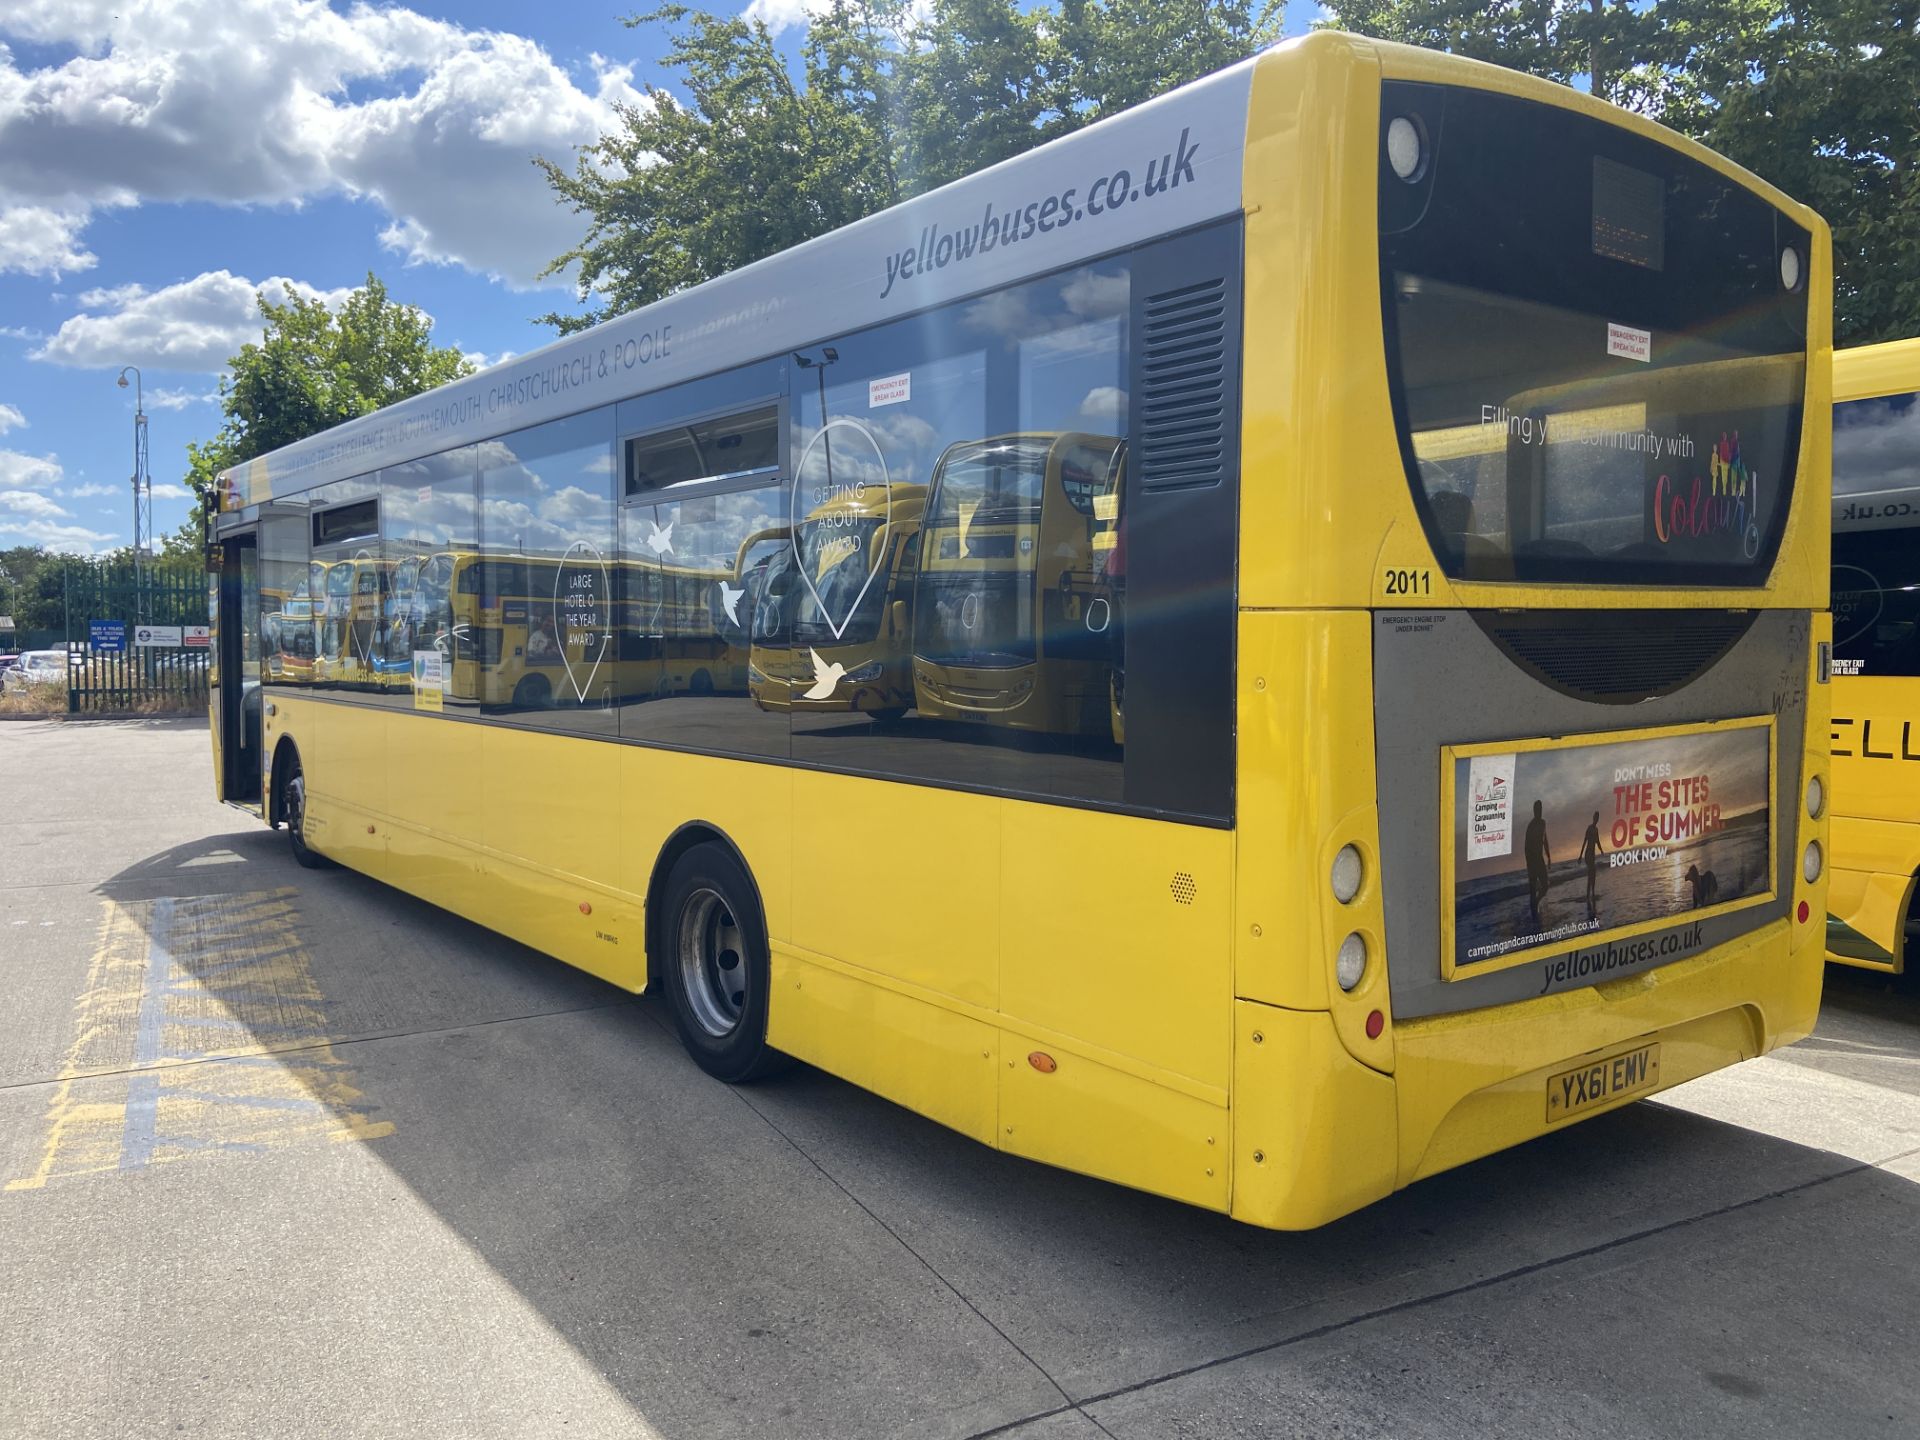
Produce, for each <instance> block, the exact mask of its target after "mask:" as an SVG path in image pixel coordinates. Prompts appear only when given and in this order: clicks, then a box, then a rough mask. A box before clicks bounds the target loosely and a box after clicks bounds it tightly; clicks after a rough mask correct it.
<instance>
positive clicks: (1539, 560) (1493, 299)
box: [1380, 83, 1810, 585]
mask: <svg viewBox="0 0 1920 1440" xmlns="http://www.w3.org/2000/svg"><path fill="white" fill-rule="evenodd" d="M1382 103H1383V110H1382V115H1381V134H1382V142H1381V156H1380V227H1381V238H1380V254H1381V289H1382V302H1383V306H1384V312H1385V313H1384V318H1385V331H1386V337H1387V345H1388V361H1389V369H1390V372H1391V378H1392V388H1393V400H1394V418H1395V423H1396V425H1397V427H1398V429H1399V435H1400V444H1401V450H1402V454H1403V457H1404V459H1405V462H1406V465H1407V469H1408V474H1409V477H1410V479H1411V481H1412V483H1413V487H1414V493H1415V496H1416V499H1417V500H1418V501H1419V504H1420V509H1421V515H1422V521H1423V523H1424V524H1425V526H1426V529H1427V533H1428V538H1429V539H1430V540H1431V541H1432V543H1433V547H1434V551H1435V553H1436V555H1437V556H1438V557H1439V559H1440V561H1441V564H1442V566H1443V567H1444V568H1445V569H1446V571H1447V573H1448V574H1450V575H1452V576H1454V577H1456V578H1462V579H1471V580H1518V581H1546V580H1550V581H1555V582H1561V583H1605V584H1616V585H1618V584H1660V585H1759V584H1762V583H1764V582H1765V580H1766V578H1767V575H1768V572H1769V570H1770V569H1771V567H1772V562H1773V556H1774V553H1775V551H1776V549H1777V548H1778V545H1779V541H1780V535H1781V531H1782V529H1783V527H1784V526H1785V523H1786V517H1787V511H1788V506H1789V501H1790V499H1791V497H1792V490H1793V478H1794V477H1793V469H1794V462H1795V458H1796V455H1797V453H1798V450H1799V443H1800V420H1801V413H1802V407H1803V403H1804V399H1805V385H1806V365H1805V352H1806V340H1805V335H1806V305H1807V301H1806V283H1805V277H1806V268H1807V257H1808V254H1809V251H1810V237H1809V236H1808V234H1807V232H1806V231H1805V230H1804V229H1802V228H1801V227H1799V226H1798V225H1797V224H1795V223H1794V222H1793V221H1792V220H1791V219H1790V218H1788V217H1787V216H1786V215H1784V214H1782V213H1781V212H1779V211H1778V210H1776V209H1774V208H1773V207H1772V206H1771V205H1769V204H1767V203H1766V202H1765V201H1763V200H1761V199H1760V198H1759V197H1758V196H1756V195H1754V194H1752V193H1751V192H1749V191H1747V190H1745V189H1743V188H1741V187H1740V186H1738V185H1735V184H1734V183H1733V182H1731V181H1730V180H1727V179H1726V178H1724V177H1723V176H1721V175H1720V174H1719V173H1718V172H1716V171H1714V170H1712V169H1710V168H1708V167H1707V166H1705V165H1703V164H1701V163H1699V162H1698V161H1695V160H1692V159H1689V158H1687V157H1686V156H1684V155H1682V154H1680V153H1678V152H1676V151H1673V150H1669V149H1667V148H1666V147H1665V146H1662V145H1660V144H1657V143H1655V142H1654V141H1652V140H1649V139H1646V138H1644V137H1642V136H1638V135H1635V134H1632V133H1631V132H1628V131H1624V130H1620V129H1617V128H1615V127H1613V126H1610V125H1606V124H1603V123H1601V122H1599V121H1596V120H1592V119H1589V118H1587V117H1584V116H1581V115H1579V114H1576V113H1574V112H1571V111H1565V110H1561V109H1559V108H1557V107H1554V106H1547V105H1541V104H1538V103H1536V102H1532V101H1526V100H1519V99H1514V98H1512V97H1509V96H1502V95H1494V94H1489V93H1485V92H1481V91H1474V90H1463V89H1453V88H1446V87H1437V86H1429V85H1412V84H1403V83H1389V84H1387V85H1386V86H1384V87H1383V101H1382ZM1409 127H1411V128H1409ZM1390 136H1391V137H1394V138H1393V143H1392V144H1389V137H1390Z"/></svg>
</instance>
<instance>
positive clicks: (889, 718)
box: [867, 705, 907, 730]
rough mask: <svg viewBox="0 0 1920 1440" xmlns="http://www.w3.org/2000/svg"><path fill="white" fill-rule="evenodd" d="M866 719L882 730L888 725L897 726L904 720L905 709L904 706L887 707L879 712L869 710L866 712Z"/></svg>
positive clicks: (905, 715)
mask: <svg viewBox="0 0 1920 1440" xmlns="http://www.w3.org/2000/svg"><path fill="white" fill-rule="evenodd" d="M867 718H868V719H869V720H871V721H872V722H873V723H874V724H875V725H876V726H878V727H880V728H881V729H883V730H884V729H885V728H887V727H888V726H889V725H898V724H899V723H900V722H901V721H902V720H904V719H906V718H907V707H906V706H904V705H888V706H885V707H883V708H881V709H879V710H869V711H868V712H867Z"/></svg>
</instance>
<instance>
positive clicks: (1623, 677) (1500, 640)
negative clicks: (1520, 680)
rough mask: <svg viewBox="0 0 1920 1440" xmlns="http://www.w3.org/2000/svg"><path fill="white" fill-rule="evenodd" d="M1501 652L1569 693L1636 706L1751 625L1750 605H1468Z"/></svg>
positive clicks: (1684, 679)
mask: <svg viewBox="0 0 1920 1440" xmlns="http://www.w3.org/2000/svg"><path fill="white" fill-rule="evenodd" d="M1473 618H1474V621H1475V622H1476V623H1477V624H1478V625H1479V626H1480V628H1481V629H1482V630H1483V631H1485V632H1486V634H1487V636H1488V637H1489V638H1490V639H1491V640H1492V641H1493V643H1494V644H1496V645H1498V646H1499V647H1500V649H1501V650H1502V651H1503V652H1504V653H1505V654H1506V656H1507V658H1508V659H1509V660H1511V661H1513V663H1514V664H1516V665H1518V666H1519V667H1520V668H1521V669H1522V670H1525V671H1526V672H1527V673H1528V674H1530V675H1532V676H1533V677H1534V678H1535V679H1537V680H1541V681H1544V682H1545V683H1546V684H1548V685H1551V686H1552V687H1553V688H1554V689H1556V690H1558V691H1560V692H1561V693H1562V694H1566V695H1571V696H1573V697H1574V698H1575V699H1576V700H1591V701H1595V702H1597V703H1598V704H1601V705H1635V704H1638V703H1639V702H1640V701H1642V700H1651V699H1654V698H1655V697H1657V696H1661V695H1671V694H1672V693H1673V692H1674V691H1676V690H1679V689H1681V688H1682V687H1684V686H1686V685H1689V684H1691V683H1692V682H1693V681H1695V680H1697V679H1699V678H1700V677H1701V676H1702V675H1704V674H1706V673H1707V671H1709V670H1711V669H1712V668H1713V667H1714V665H1716V664H1717V663H1718V662H1719V660H1720V658H1721V657H1722V656H1723V655H1725V654H1726V653H1727V652H1728V651H1729V650H1731V649H1732V648H1733V647H1734V645H1735V644H1737V643H1738V642H1739V639H1740V637H1741V636H1742V635H1744V634H1746V633H1747V629H1748V627H1749V626H1751V625H1752V624H1753V619H1754V617H1753V612H1752V611H1746V612H1734V613H1729V612H1726V611H1717V612H1716V611H1704V612H1703V611H1699V610H1618V611H1601V612H1597V613H1595V612H1584V611H1583V612H1581V613H1578V614H1566V613H1564V612H1555V611H1538V612H1533V613H1526V612H1522V613H1511V612H1505V611H1484V610H1481V611H1475V612H1473Z"/></svg>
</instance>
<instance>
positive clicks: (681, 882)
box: [659, 845, 791, 1085]
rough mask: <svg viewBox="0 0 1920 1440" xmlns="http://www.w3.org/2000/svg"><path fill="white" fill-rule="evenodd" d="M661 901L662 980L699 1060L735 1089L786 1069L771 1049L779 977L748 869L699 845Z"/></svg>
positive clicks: (670, 877) (678, 867)
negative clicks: (770, 1017) (771, 1003)
mask: <svg viewBox="0 0 1920 1440" xmlns="http://www.w3.org/2000/svg"><path fill="white" fill-rule="evenodd" d="M661 901H662V903H661V906H660V931H659V937H660V941H661V945H662V963H661V967H660V970H661V975H662V978H663V980H664V981H665V984H666V991H667V1004H668V1007H669V1008H670V1009H671V1010H672V1011H673V1023H674V1028H675V1029H676V1030H678V1031H679V1032H680V1043H681V1044H683V1045H685V1046H686V1047H687V1053H688V1054H689V1055H691V1056H692V1057H693V1059H694V1063H695V1064H697V1065H698V1066H699V1067H700V1068H701V1069H702V1070H705V1071H706V1072H707V1073H708V1074H709V1075H711V1076H713V1077H714V1078H715V1079H717V1080H724V1081H726V1082H727V1083H728V1084H730V1085H739V1084H744V1083H745V1082H747V1081H750V1080H758V1079H760V1078H761V1077H762V1076H765V1075H770V1074H773V1073H774V1072H776V1071H778V1070H782V1069H784V1068H786V1066H787V1065H789V1064H790V1063H791V1061H789V1060H788V1058H787V1057H786V1056H785V1055H782V1054H781V1053H780V1052H779V1051H778V1050H775V1049H774V1048H773V1047H772V1046H771V1045H769V1044H767V1003H768V999H769V994H768V992H769V990H770V988H771V984H772V981H771V973H772V972H771V967H770V964H769V961H768V955H767V937H766V930H765V927H764V925H763V924H762V922H761V919H760V906H759V903H758V901H757V899H756V898H755V895H754V890H753V882H752V880H751V879H750V878H749V877H748V875H747V872H746V868H745V867H744V866H743V865H741V863H740V862H739V861H738V860H737V859H735V858H734V856H733V855H732V853H731V852H729V851H727V850H726V849H724V848H722V847H721V846H719V845H696V846H694V847H693V848H692V849H691V850H689V851H687V853H686V854H684V855H682V856H681V857H680V858H679V859H678V860H677V861H675V862H674V866H673V869H672V870H671V871H669V872H668V874H667V881H666V884H665V886H664V887H663V892H662V896H661Z"/></svg>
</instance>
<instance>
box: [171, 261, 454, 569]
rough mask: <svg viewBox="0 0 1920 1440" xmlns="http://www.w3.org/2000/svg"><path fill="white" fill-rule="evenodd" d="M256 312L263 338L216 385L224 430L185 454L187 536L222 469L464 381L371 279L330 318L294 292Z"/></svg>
mask: <svg viewBox="0 0 1920 1440" xmlns="http://www.w3.org/2000/svg"><path fill="white" fill-rule="evenodd" d="M259 304H260V316H261V319H262V320H263V321H264V322H265V331H264V333H263V334H262V336H261V338H260V340H259V341H258V342H257V343H253V342H250V343H248V344H246V345H243V346H241V347H240V351H239V353H238V354H236V355H235V356H234V357H233V358H232V359H231V360H229V361H228V362H227V374H226V375H225V376H224V377H223V378H222V379H221V381H220V406H221V409H222V410H223V411H224V412H225V414H226V422H225V423H224V424H223V425H222V426H221V427H220V431H219V433H218V434H217V435H215V436H214V437H213V438H212V439H209V440H202V441H195V442H193V443H191V444H189V445H188V446H187V483H188V484H189V485H191V486H192V487H193V490H194V493H195V495H196V497H197V500H196V504H195V510H194V514H193V515H192V516H191V517H190V518H189V520H188V522H187V525H186V527H183V530H184V531H185V532H187V533H193V534H197V533H198V531H199V527H200V516H201V515H202V514H204V513H206V511H207V509H208V506H209V503H210V501H209V497H211V496H212V495H213V493H214V489H215V486H216V483H217V481H218V478H219V474H220V472H221V471H222V470H225V469H227V468H228V467H230V466H233V465H238V464H240V463H241V462H242V461H246V460H251V459H253V458H254V457H255V456H256V455H264V454H266V453H267V452H268V451H270V450H277V449H279V448H280V447H281V446H282V445H290V444H292V443H293V442H294V441H296V440H304V439H305V438H306V437H307V436H309V435H315V434H318V433H319V432H320V431H322V430H326V429H330V428H331V427H333V426H335V425H338V424H340V423H341V422H342V421H343V420H351V419H353V418H354V417H355V416H359V415H366V414H368V413H370V412H372V411H374V410H378V409H379V408H380V407H381V406H383V405H391V404H393V403H394V402H395V401H397V400H404V399H406V398H407V397H408V396H409V395H418V394H419V393H420V392H421V391H423V390H431V389H432V388H433V387H434V386H436V385H444V384H445V383H446V382H447V381H449V380H456V379H458V378H459V377H460V376H462V375H471V374H472V373H473V366H472V365H471V364H470V363H469V362H468V361H467V359H466V357H464V356H463V355H461V353H460V352H459V351H458V350H455V349H452V348H450V347H447V346H437V345H435V344H434V343H433V338H432V337H433V321H432V320H430V319H429V318H428V317H427V316H426V315H425V314H424V313H423V312H421V311H420V310H419V309H418V308H417V307H415V306H412V305H405V304H402V303H400V302H399V301H396V300H391V299H389V298H388V296H387V287H386V286H385V285H383V284H382V283H381V282H380V281H379V280H378V279H377V278H376V277H375V276H374V275H373V274H371V273H369V274H368V275H367V283H366V284H365V285H363V286H361V287H360V288H359V289H358V290H355V291H354V292H353V293H352V294H350V295H348V296H347V298H346V300H345V301H343V302H342V303H341V305H340V308H339V309H338V310H334V309H331V308H329V307H328V305H327V304H326V302H325V301H323V300H319V299H315V298H311V297H307V296H302V295H298V294H294V295H290V296H289V297H288V299H287V300H286V302H285V303H284V304H275V303H274V302H272V301H270V300H268V299H267V298H266V297H265V296H264V295H262V296H260V297H259ZM177 539H178V537H174V538H173V539H172V540H169V542H168V546H167V548H168V550H169V551H171V550H172V549H174V548H175V544H174V541H175V540H177Z"/></svg>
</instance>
